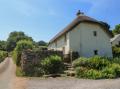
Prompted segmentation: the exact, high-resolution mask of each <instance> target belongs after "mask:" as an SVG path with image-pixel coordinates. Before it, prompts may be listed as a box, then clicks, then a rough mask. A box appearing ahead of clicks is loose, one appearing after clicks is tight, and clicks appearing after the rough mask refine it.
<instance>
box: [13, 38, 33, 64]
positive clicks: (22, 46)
mask: <svg viewBox="0 0 120 89" xmlns="http://www.w3.org/2000/svg"><path fill="white" fill-rule="evenodd" d="M33 48H34V46H33V43H32V42H31V41H27V40H21V41H19V42H18V43H17V46H16V48H15V49H14V51H13V59H14V61H15V63H16V65H17V66H20V61H21V54H22V51H23V50H28V49H29V50H32V49H33Z"/></svg>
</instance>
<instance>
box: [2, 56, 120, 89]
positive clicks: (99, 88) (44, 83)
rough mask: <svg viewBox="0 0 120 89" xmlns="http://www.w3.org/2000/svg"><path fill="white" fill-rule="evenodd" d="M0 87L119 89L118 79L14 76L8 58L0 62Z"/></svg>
mask: <svg viewBox="0 0 120 89" xmlns="http://www.w3.org/2000/svg"><path fill="white" fill-rule="evenodd" d="M4 65H5V66H4ZM2 67H3V68H2ZM2 69H4V71H3V70H2ZM0 89H120V79H113V80H112V79H111V80H109V79H108V80H84V79H76V78H48V79H41V78H18V77H16V76H15V65H14V64H13V61H12V59H11V58H8V59H6V61H4V63H2V64H0Z"/></svg>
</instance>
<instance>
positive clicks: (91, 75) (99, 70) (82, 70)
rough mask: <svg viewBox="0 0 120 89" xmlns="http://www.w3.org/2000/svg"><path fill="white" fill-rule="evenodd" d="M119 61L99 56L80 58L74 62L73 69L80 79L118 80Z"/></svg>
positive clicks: (119, 72) (119, 73)
mask: <svg viewBox="0 0 120 89" xmlns="http://www.w3.org/2000/svg"><path fill="white" fill-rule="evenodd" d="M119 60H120V59H119ZM117 61H118V59H108V58H104V57H99V56H95V57H92V58H79V59H77V60H75V61H74V62H73V67H74V69H75V71H76V77H78V78H88V79H102V78H117V77H120V62H117Z"/></svg>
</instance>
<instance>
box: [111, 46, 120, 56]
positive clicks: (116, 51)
mask: <svg viewBox="0 0 120 89" xmlns="http://www.w3.org/2000/svg"><path fill="white" fill-rule="evenodd" d="M112 51H113V56H114V57H120V46H113V47H112Z"/></svg>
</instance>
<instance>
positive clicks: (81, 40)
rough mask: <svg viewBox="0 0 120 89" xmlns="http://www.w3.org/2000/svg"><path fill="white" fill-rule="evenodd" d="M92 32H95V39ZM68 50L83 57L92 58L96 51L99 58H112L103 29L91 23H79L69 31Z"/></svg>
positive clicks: (107, 38)
mask: <svg viewBox="0 0 120 89" xmlns="http://www.w3.org/2000/svg"><path fill="white" fill-rule="evenodd" d="M93 31H97V37H94V35H93ZM70 49H71V50H72V51H77V52H79V55H80V56H83V57H91V56H94V50H98V54H99V55H100V56H107V57H112V49H111V43H110V38H109V36H108V35H107V34H106V32H104V30H103V28H101V27H100V26H99V25H97V24H93V23H87V22H84V23H80V24H79V25H78V26H77V27H76V28H74V29H73V30H72V31H70Z"/></svg>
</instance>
